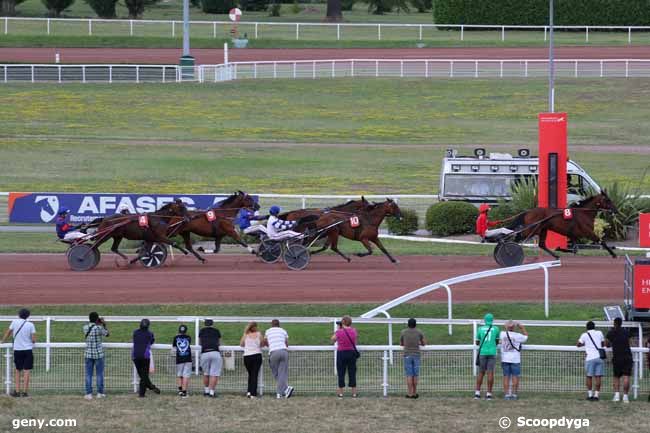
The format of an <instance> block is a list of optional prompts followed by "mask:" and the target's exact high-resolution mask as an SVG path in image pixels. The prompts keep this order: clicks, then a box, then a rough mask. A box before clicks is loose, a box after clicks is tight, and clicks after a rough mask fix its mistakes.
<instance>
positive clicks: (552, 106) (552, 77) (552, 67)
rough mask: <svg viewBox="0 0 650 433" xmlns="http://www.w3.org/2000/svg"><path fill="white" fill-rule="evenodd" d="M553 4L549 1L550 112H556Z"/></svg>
mask: <svg viewBox="0 0 650 433" xmlns="http://www.w3.org/2000/svg"><path fill="white" fill-rule="evenodd" d="M553 2H554V0H549V1H548V23H549V38H548V41H549V42H548V111H549V112H550V113H554V112H555V58H554V53H553Z"/></svg>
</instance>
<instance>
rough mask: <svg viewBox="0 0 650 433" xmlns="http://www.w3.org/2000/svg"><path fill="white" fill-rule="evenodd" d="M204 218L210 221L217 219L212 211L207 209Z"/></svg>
mask: <svg viewBox="0 0 650 433" xmlns="http://www.w3.org/2000/svg"><path fill="white" fill-rule="evenodd" d="M205 218H206V219H207V220H208V221H210V222H212V221H214V220H216V219H217V216H216V215H215V214H214V211H211V210H209V211H207V212H206V213H205Z"/></svg>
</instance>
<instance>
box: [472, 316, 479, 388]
mask: <svg viewBox="0 0 650 433" xmlns="http://www.w3.org/2000/svg"><path fill="white" fill-rule="evenodd" d="M472 346H473V347H474V348H473V349H472V375H474V376H475V377H476V374H477V373H478V371H477V369H476V362H474V360H475V359H476V355H478V354H477V349H478V348H477V347H476V320H473V321H472Z"/></svg>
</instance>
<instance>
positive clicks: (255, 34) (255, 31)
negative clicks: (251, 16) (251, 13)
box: [255, 23, 259, 39]
mask: <svg viewBox="0 0 650 433" xmlns="http://www.w3.org/2000/svg"><path fill="white" fill-rule="evenodd" d="M258 24H259V23H255V39H257V25H258Z"/></svg>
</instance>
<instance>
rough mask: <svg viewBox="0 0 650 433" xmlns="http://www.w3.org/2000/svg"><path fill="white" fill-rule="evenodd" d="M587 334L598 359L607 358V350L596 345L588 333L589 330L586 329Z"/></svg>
mask: <svg viewBox="0 0 650 433" xmlns="http://www.w3.org/2000/svg"><path fill="white" fill-rule="evenodd" d="M587 336H589V339H590V340H591V343H592V344H593V345H594V347H595V348H596V350H597V351H598V357H599V358H600V359H607V352H605V349H603V348H602V347H598V346H596V342H595V341H594V339H593V338H591V334H590V333H589V331H587Z"/></svg>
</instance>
